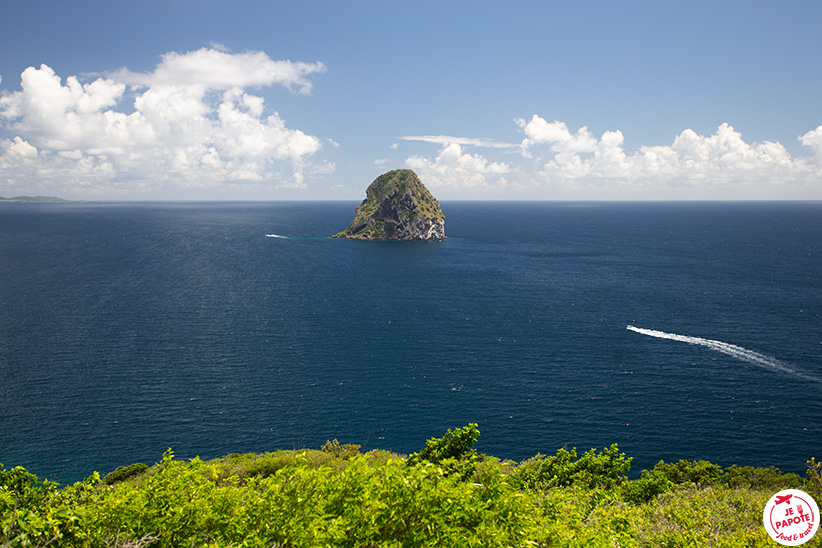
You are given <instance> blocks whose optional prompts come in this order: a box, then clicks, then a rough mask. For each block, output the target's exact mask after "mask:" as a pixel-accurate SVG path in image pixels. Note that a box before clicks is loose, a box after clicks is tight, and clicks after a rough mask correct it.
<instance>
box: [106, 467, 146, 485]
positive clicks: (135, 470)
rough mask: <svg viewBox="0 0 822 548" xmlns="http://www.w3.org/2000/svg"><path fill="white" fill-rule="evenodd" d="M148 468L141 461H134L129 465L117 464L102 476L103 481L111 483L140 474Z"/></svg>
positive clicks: (107, 483)
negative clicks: (111, 470) (112, 469)
mask: <svg viewBox="0 0 822 548" xmlns="http://www.w3.org/2000/svg"><path fill="white" fill-rule="evenodd" d="M146 470H148V465H147V464H143V463H142V462H135V463H134V464H131V465H129V466H118V467H117V468H116V469H115V470H114V471H113V472H109V473H108V474H106V475H105V476H103V483H105V484H106V485H112V484H114V483H117V482H118V481H123V480H127V479H128V478H130V477H133V476H136V475H138V474H142V473H143V472H145V471H146Z"/></svg>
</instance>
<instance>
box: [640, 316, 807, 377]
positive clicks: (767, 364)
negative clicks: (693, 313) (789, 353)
mask: <svg viewBox="0 0 822 548" xmlns="http://www.w3.org/2000/svg"><path fill="white" fill-rule="evenodd" d="M628 330H629V331H634V332H636V333H640V334H642V335H648V336H649V337H656V338H658V339H669V340H672V341H680V342H684V343H688V344H698V345H700V346H706V347H708V348H710V349H711V350H716V351H717V352H722V353H723V354H728V355H729V356H733V357H734V358H737V359H739V360H743V361H746V362H748V363H753V364H756V365H759V366H761V367H764V368H766V369H771V370H773V371H780V372H782V373H788V374H790V375H794V376H796V377H799V378H802V379H805V380H808V381H814V382H822V379H820V378H818V377H814V376H812V375H806V374H805V373H800V372H799V371H796V370H794V369H792V368H790V367H788V365H787V364H785V363H784V362H781V361H779V360H777V359H776V358H772V357H770V356H766V355H765V354H760V353H759V352H754V351H753V350H748V349H747V348H742V347H741V346H736V345H735V344H729V343H726V342H722V341H715V340H712V339H703V338H701V337H688V336H686V335H676V334H674V333H665V332H664V331H655V330H653V329H643V328H641V327H634V326H633V325H629V326H628Z"/></svg>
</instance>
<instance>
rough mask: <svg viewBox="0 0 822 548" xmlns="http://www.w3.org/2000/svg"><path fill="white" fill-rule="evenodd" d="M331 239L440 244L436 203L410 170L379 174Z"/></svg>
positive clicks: (441, 232) (441, 236) (442, 224)
mask: <svg viewBox="0 0 822 548" xmlns="http://www.w3.org/2000/svg"><path fill="white" fill-rule="evenodd" d="M333 237H334V238H349V239H355V240H443V239H445V217H444V216H443V213H442V209H441V208H440V204H439V202H438V201H437V200H436V198H434V196H432V195H431V193H430V192H429V191H428V189H427V188H425V185H424V184H422V181H420V179H419V177H417V174H416V173H414V172H413V171H412V170H410V169H395V170H393V171H389V172H387V173H383V174H382V175H380V176H379V177H377V178H376V179H375V180H374V182H372V183H371V184H370V185H369V186H368V188H367V189H366V191H365V200H363V202H362V203H361V204H360V205H359V206H357V210H356V216H355V217H354V220H353V221H352V222H351V225H350V226H349V227H348V228H347V229H346V230H343V231H342V232H339V233H337V234H335V235H334V236H333Z"/></svg>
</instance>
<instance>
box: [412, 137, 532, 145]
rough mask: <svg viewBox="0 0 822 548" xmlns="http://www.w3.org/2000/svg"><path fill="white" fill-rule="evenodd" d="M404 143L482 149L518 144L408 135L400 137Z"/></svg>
mask: <svg viewBox="0 0 822 548" xmlns="http://www.w3.org/2000/svg"><path fill="white" fill-rule="evenodd" d="M398 139H402V140H403V141H422V142H425V143H437V144H441V145H450V144H456V145H462V146H474V147H482V148H517V147H519V146H520V145H519V144H517V143H505V142H503V141H496V140H494V139H476V138H473V137H451V136H449V135H406V136H403V137H398Z"/></svg>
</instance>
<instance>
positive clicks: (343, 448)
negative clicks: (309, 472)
mask: <svg viewBox="0 0 822 548" xmlns="http://www.w3.org/2000/svg"><path fill="white" fill-rule="evenodd" d="M321 451H322V452H323V453H329V454H331V455H334V456H335V457H337V458H341V459H350V458H351V457H354V456H356V455H359V454H360V446H359V445H356V444H353V443H346V444H345V445H340V442H338V441H337V440H336V439H335V440H334V441H326V442H325V444H324V445H323V447H322V449H321Z"/></svg>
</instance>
